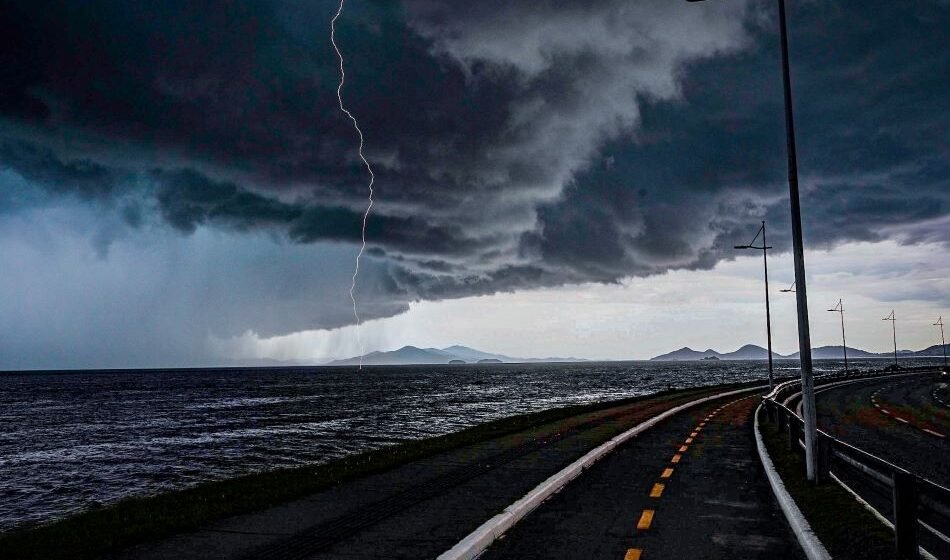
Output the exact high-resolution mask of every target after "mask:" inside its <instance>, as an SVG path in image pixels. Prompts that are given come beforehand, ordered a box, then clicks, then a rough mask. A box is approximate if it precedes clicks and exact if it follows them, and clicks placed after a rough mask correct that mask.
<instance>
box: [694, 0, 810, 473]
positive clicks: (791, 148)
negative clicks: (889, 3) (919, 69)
mask: <svg viewBox="0 0 950 560" xmlns="http://www.w3.org/2000/svg"><path fill="white" fill-rule="evenodd" d="M701 1H702V0H687V2H701ZM778 22H779V39H780V43H781V49H782V86H783V88H782V89H783V93H784V98H785V146H786V151H787V154H788V194H789V196H788V201H789V204H790V206H791V218H792V253H793V256H794V258H795V285H796V288H795V300H796V303H797V304H798V353H799V356H800V359H801V368H802V412H803V415H804V418H803V420H804V423H805V430H804V431H805V471H806V476H807V478H808V480H810V481H812V482H815V481H816V480H817V472H818V456H817V455H816V454H815V439H816V437H817V426H816V424H817V419H816V417H815V380H814V377H813V375H812V363H811V333H809V330H808V297H807V292H806V290H805V248H804V243H803V241H802V208H801V202H800V200H799V196H798V158H797V156H796V153H795V122H794V121H795V120H794V118H793V116H792V78H791V76H790V74H789V70H788V31H787V26H786V23H785V0H778Z"/></svg>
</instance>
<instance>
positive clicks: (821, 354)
mask: <svg viewBox="0 0 950 560" xmlns="http://www.w3.org/2000/svg"><path fill="white" fill-rule="evenodd" d="M841 348H842V347H841V346H819V347H818V348H812V349H811V357H812V358H814V359H816V360H842V359H844V352H842V351H841ZM798 355H799V353H798V352H795V353H794V354H789V355H788V356H787V357H788V359H790V360H797V359H798ZM848 357H849V358H880V357H881V354H875V353H874V352H868V351H866V350H861V349H860V348H851V347H850V346H848Z"/></svg>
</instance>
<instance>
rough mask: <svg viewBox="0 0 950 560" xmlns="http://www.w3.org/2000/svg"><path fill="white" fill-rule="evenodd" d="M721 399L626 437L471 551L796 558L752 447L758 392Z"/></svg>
mask: <svg viewBox="0 0 950 560" xmlns="http://www.w3.org/2000/svg"><path fill="white" fill-rule="evenodd" d="M730 401H731V399H727V400H724V401H719V402H715V403H711V404H709V405H706V406H703V407H699V408H697V409H696V410H694V411H691V412H686V413H683V414H679V415H677V416H675V417H673V418H671V419H669V420H667V421H664V422H663V423H661V424H659V425H657V426H656V427H654V428H653V429H652V430H650V431H648V432H646V433H644V434H642V435H640V436H639V437H637V438H635V439H634V440H631V441H630V442H629V443H627V444H626V445H624V446H623V447H621V448H619V449H618V450H617V451H615V452H614V453H613V454H612V455H610V456H608V457H606V458H605V459H603V460H602V461H601V462H599V463H597V464H596V465H594V466H593V467H591V468H590V469H588V471H587V472H585V473H584V474H583V475H581V476H580V477H578V478H577V479H576V480H574V481H573V482H571V484H569V485H568V486H567V487H565V488H564V490H562V491H561V492H560V493H558V494H556V495H555V496H553V497H552V498H550V499H549V500H548V501H547V502H545V503H543V504H542V505H541V506H540V507H538V509H536V510H535V511H534V512H532V513H531V514H530V515H528V516H527V517H526V518H525V519H523V520H522V521H521V523H519V524H518V525H516V526H515V527H514V528H512V529H511V530H509V531H508V534H506V535H505V537H504V538H503V539H501V540H499V541H498V542H496V543H495V544H494V545H492V546H491V547H490V548H489V549H488V550H487V551H486V553H485V554H484V555H483V556H482V557H481V558H482V559H485V560H495V559H503V558H505V559H507V558H519V559H522V558H528V559H530V558H545V559H549V558H590V559H596V558H604V559H611V560H620V559H627V560H636V559H643V560H649V559H651V558H657V559H660V558H729V559H732V558H769V559H772V560H778V559H783V558H802V557H803V556H802V555H801V550H800V548H799V546H798V543H797V542H796V541H795V538H794V535H793V534H792V532H791V529H790V528H789V527H788V525H787V523H786V521H785V518H784V517H783V516H782V514H781V511H780V510H779V507H778V505H777V503H776V502H775V499H774V496H773V495H772V492H771V489H770V488H769V486H768V482H767V481H766V479H765V474H764V472H763V471H762V466H761V464H760V463H759V460H758V456H757V454H756V451H755V440H754V435H753V431H752V430H753V429H752V416H753V412H754V410H755V406H756V405H757V404H758V398H757V397H751V398H746V399H743V400H739V401H736V402H733V403H732V404H728V405H727V404H726V403H728V402H730ZM721 407H722V408H721ZM720 408H721V410H719V411H718V412H716V411H717V409H720Z"/></svg>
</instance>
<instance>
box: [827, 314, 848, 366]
mask: <svg viewBox="0 0 950 560" xmlns="http://www.w3.org/2000/svg"><path fill="white" fill-rule="evenodd" d="M828 311H831V312H837V313H840V314H841V351H842V352H844V374H845V375H848V343H847V342H846V341H845V339H844V304H843V303H841V298H838V305H836V306H835V307H834V309H829V310H828Z"/></svg>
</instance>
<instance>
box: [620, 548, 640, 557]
mask: <svg viewBox="0 0 950 560" xmlns="http://www.w3.org/2000/svg"><path fill="white" fill-rule="evenodd" d="M642 553H643V551H642V550H640V549H639V548H628V549H627V553H626V554H624V555H623V560H640V554H642Z"/></svg>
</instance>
